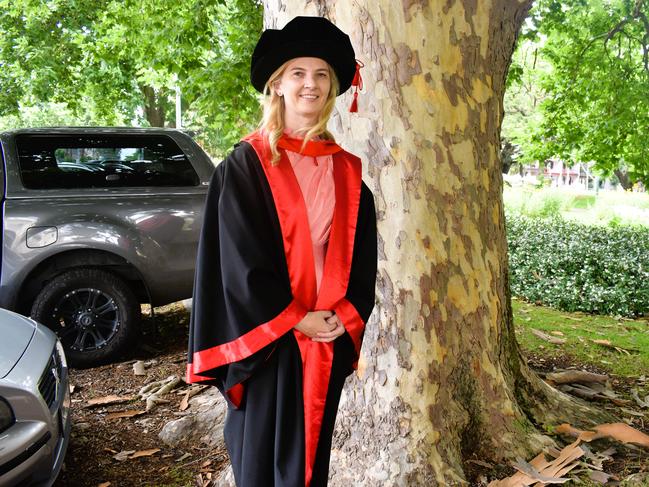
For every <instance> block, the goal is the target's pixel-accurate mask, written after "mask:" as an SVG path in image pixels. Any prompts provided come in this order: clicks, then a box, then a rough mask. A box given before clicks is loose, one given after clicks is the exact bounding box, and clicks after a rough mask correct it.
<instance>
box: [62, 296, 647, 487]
mask: <svg viewBox="0 0 649 487" xmlns="http://www.w3.org/2000/svg"><path fill="white" fill-rule="evenodd" d="M155 311H156V318H155V320H154V319H151V318H146V319H145V320H144V323H143V325H144V326H143V328H144V334H145V339H144V340H143V341H142V343H143V345H141V346H139V348H138V349H137V350H136V351H134V352H133V353H132V354H131V355H130V356H129V357H126V358H125V359H124V361H122V362H120V363H116V364H112V365H105V366H102V367H97V368H94V369H86V370H72V371H71V381H72V385H73V386H74V392H73V393H72V400H73V404H72V406H73V409H72V414H73V428H72V438H71V442H70V447H69V450H68V454H67V457H66V462H65V470H64V472H62V474H61V476H60V477H59V479H58V481H57V482H56V484H55V487H64V486H72V487H91V486H92V487H97V486H100V485H101V486H102V487H106V486H108V485H110V486H111V487H117V486H119V487H130V486H155V487H164V486H167V487H172V486H173V487H180V486H183V487H185V486H187V487H189V486H197V485H198V486H200V487H208V486H211V485H214V483H212V482H209V477H210V476H211V475H214V474H215V473H216V472H218V471H220V469H221V468H223V467H224V466H225V465H226V464H227V456H226V453H225V452H224V451H212V450H211V449H206V448H204V447H201V446H200V445H183V446H182V447H179V448H170V447H167V446H166V445H164V444H163V443H162V442H161V441H160V440H159V438H158V433H159V431H160V429H161V428H162V426H163V425H164V424H165V423H166V422H168V421H170V420H172V419H176V418H178V417H179V415H180V414H182V412H181V411H180V403H181V400H182V397H183V396H182V394H177V393H174V392H172V393H170V394H167V395H166V396H165V398H167V399H169V400H170V401H171V402H169V403H166V404H160V405H158V406H157V407H156V408H155V409H153V410H152V411H151V412H148V413H145V414H141V415H138V416H134V417H131V418H117V419H110V416H109V414H110V413H111V412H112V413H114V412H119V411H138V410H143V409H144V408H145V405H144V403H143V402H142V401H140V400H138V399H133V400H131V401H128V402H124V403H119V404H114V405H108V406H98V407H88V401H89V400H91V399H96V398H102V397H106V396H110V395H116V396H120V397H128V396H135V395H136V394H137V392H138V391H139V390H140V388H141V387H142V386H144V385H146V384H148V383H150V382H152V381H154V380H159V379H164V378H166V377H169V376H171V375H177V376H179V377H181V378H182V377H183V376H184V369H185V349H186V344H187V330H188V319H189V316H188V313H187V311H186V310H185V309H184V307H183V306H181V305H180V304H175V305H171V306H167V307H165V308H158V309H156V310H155ZM514 312H515V323H516V326H517V336H518V339H519V341H520V342H521V344H522V347H523V349H524V351H525V354H526V355H527V357H528V361H529V363H530V365H531V367H532V368H533V369H534V370H536V371H538V372H539V373H540V374H542V375H543V374H546V373H549V372H553V371H556V370H561V369H571V368H575V369H578V370H589V371H591V372H597V373H601V374H608V375H609V377H610V387H611V389H612V390H613V391H614V392H615V394H616V395H617V398H618V399H619V400H620V401H621V402H619V404H616V403H615V402H612V401H606V400H604V401H599V406H601V407H604V408H607V409H609V410H610V411H611V412H613V413H615V414H616V415H618V416H620V417H621V418H622V421H626V422H627V423H628V424H630V425H632V426H633V427H634V428H637V429H638V430H640V431H643V432H645V433H649V408H642V407H640V406H639V405H638V404H637V403H636V402H635V400H634V399H633V398H632V393H633V391H634V390H635V391H637V392H638V393H639V395H640V397H642V398H644V397H645V396H647V395H649V377H648V376H649V370H645V369H644V364H645V356H646V355H649V350H644V349H642V350H640V351H635V350H633V349H632V347H631V345H636V344H637V339H638V337H640V338H642V336H643V335H645V334H649V325H648V322H647V321H646V320H638V321H633V322H631V321H629V320H620V319H615V318H606V317H591V316H587V315H583V314H574V313H573V314H570V313H563V312H558V311H554V310H550V309H549V308H543V307H539V306H534V305H530V304H526V303H523V302H520V301H516V300H515V301H514ZM616 323H619V326H614V324H616ZM531 329H534V330H543V331H544V332H545V333H546V334H547V335H548V336H554V337H563V338H564V339H566V340H567V342H566V343H565V344H563V345H562V344H556V343H549V342H547V341H544V340H543V339H539V338H538V336H536V335H534V334H531V333H530V330H531ZM580 329H581V330H582V331H579V330H580ZM604 333H605V335H604ZM591 334H594V335H593V336H597V337H598V338H605V339H606V340H608V341H610V342H611V344H612V345H621V346H618V348H619V350H618V349H615V348H612V347H603V348H601V347H602V346H601V345H599V344H596V343H593V342H592V339H590V338H589V336H590V335H591ZM634 337H635V338H634ZM580 338H582V339H581V340H580ZM144 344H146V345H144ZM623 347H628V348H629V349H630V351H627V350H626V349H625V348H623ZM630 354H633V355H630ZM629 358H631V359H632V360H629ZM136 360H142V361H144V362H145V363H146V364H148V365H147V368H146V375H144V376H136V375H134V373H133V364H134V362H135V361H136ZM634 366H635V367H636V368H635V369H634ZM184 386H185V385H184V384H183V383H181V384H180V386H179V388H178V390H179V391H182V389H183V387H184ZM557 441H558V442H560V443H561V444H566V443H568V442H569V441H568V438H560V437H557ZM609 445H613V446H614V447H615V448H616V453H615V455H613V460H612V461H610V462H606V463H604V471H605V472H607V473H611V474H614V475H615V476H616V478H617V479H619V481H621V483H617V484H616V483H610V482H609V483H608V484H607V485H629V486H631V485H638V486H642V485H644V486H647V485H649V453H648V452H647V450H646V449H645V450H643V449H638V448H628V447H625V446H623V445H621V444H620V443H615V442H612V441H609V440H597V441H596V442H594V444H593V445H592V447H593V449H594V450H596V449H598V448H600V449H604V448H606V447H608V446H609ZM155 449H160V451H156V452H154V453H152V454H150V455H148V456H141V457H138V458H132V459H126V460H122V461H120V460H117V459H115V455H117V454H119V453H120V452H124V451H134V452H143V453H151V452H152V450H155ZM528 460H529V459H528ZM465 469H466V471H467V473H468V476H469V478H470V480H471V485H473V486H481V485H482V486H485V485H487V483H488V481H489V480H491V479H494V478H502V477H506V476H508V475H511V474H512V473H513V472H514V469H513V468H512V467H511V466H509V465H491V464H488V463H485V462H484V461H482V459H479V458H475V459H469V460H468V461H467V462H466V463H465ZM199 475H200V476H201V479H202V481H201V480H199V479H198V476H199ZM587 475H588V470H587V469H585V468H582V472H581V473H580V474H579V478H580V479H581V480H579V484H580V485H600V484H596V483H591V482H590V481H588V480H585V479H586V478H587ZM625 479H626V481H625ZM638 479H639V480H638ZM107 482H110V484H107ZM571 485H574V483H571Z"/></svg>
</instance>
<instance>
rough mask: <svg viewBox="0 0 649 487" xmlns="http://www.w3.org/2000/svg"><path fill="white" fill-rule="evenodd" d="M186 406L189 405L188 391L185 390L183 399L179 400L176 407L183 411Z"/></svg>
mask: <svg viewBox="0 0 649 487" xmlns="http://www.w3.org/2000/svg"><path fill="white" fill-rule="evenodd" d="M188 407H189V391H187V392H186V393H185V395H184V396H183V399H182V401H180V406H179V407H178V409H180V410H181V411H185V410H186V409H187V408H188Z"/></svg>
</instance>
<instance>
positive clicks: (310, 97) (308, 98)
mask: <svg viewBox="0 0 649 487" xmlns="http://www.w3.org/2000/svg"><path fill="white" fill-rule="evenodd" d="M300 98H304V99H305V100H317V99H318V98H320V97H319V96H318V95H300Z"/></svg>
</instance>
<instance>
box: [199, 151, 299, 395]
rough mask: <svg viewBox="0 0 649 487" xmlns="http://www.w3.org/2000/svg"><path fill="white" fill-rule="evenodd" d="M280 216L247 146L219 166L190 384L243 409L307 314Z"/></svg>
mask: <svg viewBox="0 0 649 487" xmlns="http://www.w3.org/2000/svg"><path fill="white" fill-rule="evenodd" d="M284 255H285V254H284V249H283V243H282V238H281V231H280V227H279V220H278V217H277V212H276V210H275V206H274V203H273V198H272V194H271V191H270V188H269V186H268V182H267V180H266V178H265V175H264V173H263V169H262V168H261V165H260V163H259V160H258V158H257V156H256V153H255V152H254V150H253V149H252V147H251V146H250V145H249V144H247V143H241V144H239V145H238V146H237V147H236V148H235V150H234V151H233V152H232V153H231V154H230V155H229V156H228V157H227V158H226V159H225V160H224V161H223V162H222V163H221V164H219V166H217V168H216V170H215V171H214V175H213V177H212V180H211V182H210V186H209V190H208V194H207V199H206V202H205V210H204V214H203V226H202V231H201V236H200V240H199V246H198V255H197V261H196V271H195V277H194V294H193V302H192V313H191V319H190V332H189V347H188V364H187V373H186V378H187V382H201V383H208V384H211V385H215V386H217V387H218V388H219V389H220V390H221V392H222V393H223V394H224V395H225V396H226V398H227V399H228V400H229V401H230V403H231V404H232V405H233V406H235V407H237V406H238V405H239V402H240V401H241V397H242V394H243V385H242V382H243V381H244V380H245V379H246V378H248V377H250V376H251V375H252V374H253V373H254V371H255V370H256V369H257V368H258V367H260V366H261V365H263V362H264V361H265V360H266V359H267V358H268V356H269V354H270V353H272V351H273V343H274V342H275V340H277V339H278V338H280V337H281V336H282V335H284V334H285V333H287V332H288V331H290V330H291V329H292V328H293V327H294V326H295V325H296V324H297V323H299V322H300V321H301V320H302V318H303V317H304V316H305V315H306V313H307V309H306V308H305V306H304V305H303V304H302V303H300V302H299V300H297V299H294V298H293V296H292V294H291V286H290V280H289V275H288V270H287V266H286V259H285V256H284Z"/></svg>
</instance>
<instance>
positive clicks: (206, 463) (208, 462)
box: [201, 460, 212, 468]
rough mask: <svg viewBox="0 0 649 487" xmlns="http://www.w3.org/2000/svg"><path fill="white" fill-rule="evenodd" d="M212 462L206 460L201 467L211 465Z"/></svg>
mask: <svg viewBox="0 0 649 487" xmlns="http://www.w3.org/2000/svg"><path fill="white" fill-rule="evenodd" d="M211 464H212V460H205V461H204V462H203V463H201V468H205V467H209V466H210V465H211Z"/></svg>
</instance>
